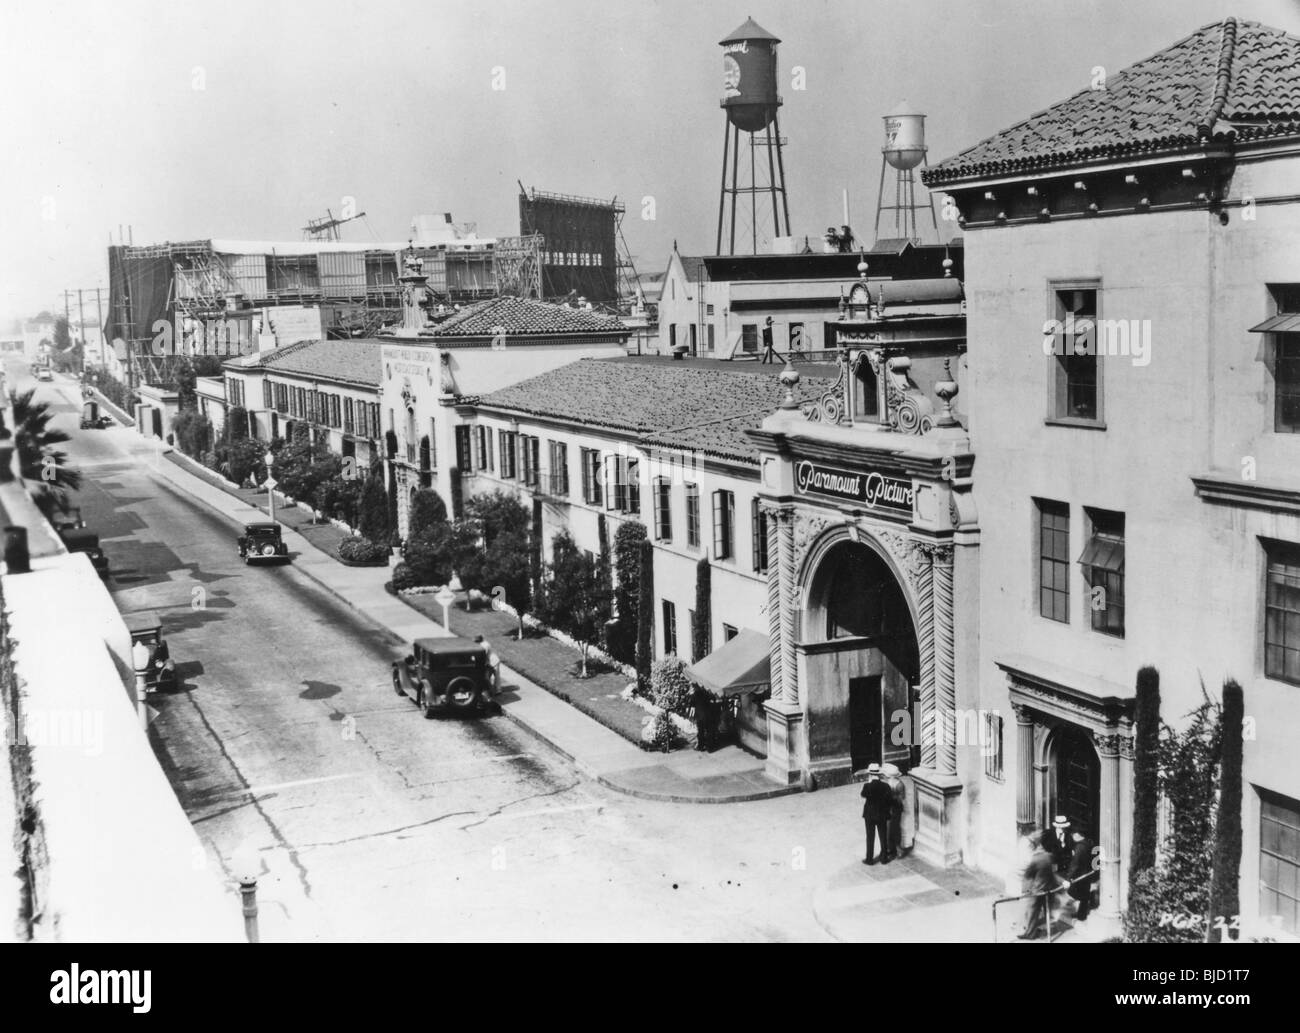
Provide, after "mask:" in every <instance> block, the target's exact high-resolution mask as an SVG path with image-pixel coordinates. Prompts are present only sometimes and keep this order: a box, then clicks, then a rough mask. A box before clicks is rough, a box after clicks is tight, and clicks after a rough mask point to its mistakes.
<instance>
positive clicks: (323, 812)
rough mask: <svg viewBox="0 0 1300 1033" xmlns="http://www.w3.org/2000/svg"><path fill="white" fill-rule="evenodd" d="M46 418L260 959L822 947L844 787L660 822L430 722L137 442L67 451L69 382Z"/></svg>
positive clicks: (851, 849)
mask: <svg viewBox="0 0 1300 1033" xmlns="http://www.w3.org/2000/svg"><path fill="white" fill-rule="evenodd" d="M10 374H11V382H14V379H13V378H16V381H17V384H18V386H19V387H20V388H21V387H22V386H24V381H25V376H24V374H23V372H22V371H21V370H20V369H18V368H17V367H13V366H11V369H10ZM40 397H41V398H43V399H46V400H50V401H52V402H54V403H55V405H56V408H57V409H58V410H59V411H60V413H61V415H60V425H62V426H65V427H69V428H72V429H73V432H74V434H75V439H74V442H73V444H72V446H71V449H70V451H71V453H72V456H73V459H74V462H75V463H76V464H77V465H78V466H79V467H80V468H81V469H82V470H83V471H84V472H85V474H86V484H85V486H84V488H83V490H82V491H81V493H80V495H81V498H80V502H81V505H82V510H83V514H84V516H85V518H86V520H87V522H88V524H89V525H90V526H91V527H92V528H93V529H95V530H97V531H98V532H99V533H100V535H101V538H102V544H103V546H104V549H105V552H106V553H107V554H108V556H109V559H110V564H111V577H110V588H111V590H112V591H113V593H114V595H115V597H116V598H117V600H118V604H119V606H120V607H121V609H122V610H123V611H130V610H135V609H145V608H149V609H154V610H157V611H159V612H160V613H161V614H162V616H163V619H164V622H165V630H166V634H167V638H168V641H169V643H170V645H171V652H172V656H173V658H174V659H175V660H176V661H177V663H178V666H179V669H180V673H181V675H182V682H183V684H182V687H181V689H180V690H179V691H178V692H177V693H175V694H173V695H167V696H159V695H156V696H154V697H153V705H154V706H155V707H156V708H157V710H158V711H159V715H158V717H157V719H156V720H155V721H154V723H153V725H152V726H151V737H152V739H153V741H154V746H155V750H156V752H157V754H158V757H159V760H160V763H161V764H162V765H163V767H164V769H165V770H166V772H167V774H168V776H169V778H170V779H171V781H172V784H173V786H174V787H175V789H176V792H177V794H178V796H179V798H180V800H181V802H182V803H183V805H184V807H185V809H186V812H187V813H188V815H189V816H190V819H191V820H192V821H193V822H194V824H195V826H196V828H197V829H198V830H199V832H200V834H201V835H202V837H203V839H204V841H205V843H206V844H207V846H208V848H209V854H210V857H209V860H208V863H212V864H220V865H222V866H223V867H225V868H227V870H228V867H229V858H230V857H231V855H232V854H233V852H234V851H235V849H236V848H237V847H238V846H239V845H241V844H244V843H247V844H249V845H251V846H252V847H254V848H255V849H256V850H257V851H258V852H259V856H260V858H261V861H262V864H263V866H264V874H263V877H262V878H261V880H260V883H259V897H260V900H261V903H262V929H263V936H264V938H265V939H267V940H286V939H292V940H316V939H321V940H368V941H376V940H417V939H444V938H447V939H482V940H493V939H547V940H568V939H576V938H596V939H610V940H639V939H686V940H780V939H818V938H824V937H825V934H824V932H823V931H822V929H821V927H820V926H819V925H818V924H817V922H816V919H815V918H814V916H813V912H812V907H811V901H812V896H813V891H814V889H815V887H816V886H817V885H818V884H819V882H822V881H824V880H825V879H827V878H828V877H829V876H830V874H831V873H832V872H834V871H835V870H836V869H838V868H842V866H843V864H844V862H845V861H846V859H852V858H853V857H854V856H855V854H856V852H857V851H858V850H860V849H861V847H860V844H859V843H858V839H859V838H860V836H861V833H860V823H859V821H858V818H857V807H856V803H857V801H856V795H857V794H856V792H855V791H854V790H853V789H852V788H849V789H845V790H830V791H825V792H819V793H816V794H813V795H811V796H794V797H785V798H782V799H777V800H770V801H763V802H758V803H746V804H737V805H722V806H692V805H682V804H677V805H673V804H658V803H653V802H648V801H643V800H638V799H634V798H631V797H625V796H622V795H620V794H617V793H614V792H611V791H609V790H607V789H605V788H604V787H602V786H600V785H598V784H596V783H593V782H590V781H588V780H587V779H585V778H583V777H582V776H581V775H579V774H578V773H577V772H576V771H575V770H574V769H573V768H572V766H570V765H569V764H568V763H567V762H566V761H564V760H563V758H561V757H559V756H558V755H557V754H554V753H552V752H551V751H549V749H548V748H547V747H546V746H545V745H543V744H542V743H540V742H538V741H536V740H534V739H533V738H532V737H531V736H529V735H527V733H525V732H523V731H521V730H520V729H518V728H516V727H515V726H514V725H512V724H510V723H509V722H508V721H506V720H505V719H504V718H501V717H488V718H485V719H480V720H466V721H458V720H426V719H424V717H423V716H422V715H421V714H420V712H419V711H418V710H416V708H415V707H414V706H412V705H411V704H410V703H409V702H407V701H406V700H404V699H403V698H400V697H398V696H396V695H394V693H393V691H392V689H391V685H390V682H389V677H388V663H389V661H390V660H391V659H393V658H394V657H396V656H398V655H400V654H401V652H403V649H402V644H401V643H397V642H394V641H390V640H389V638H388V636H387V633H386V632H383V631H381V630H379V629H377V628H375V627H373V626H371V625H369V624H368V623H366V622H365V621H364V620H363V619H362V618H360V617H359V615H357V614H356V613H355V612H354V611H352V610H351V609H349V608H348V607H346V606H345V605H344V604H342V603H340V602H339V601H337V600H336V599H335V598H334V597H333V596H330V595H328V594H327V593H325V592H323V591H322V590H320V589H318V588H317V587H316V586H315V584H314V583H313V582H311V581H310V580H309V579H308V578H306V577H305V576H304V575H301V574H299V573H297V572H296V571H295V570H294V568H293V567H292V566H288V567H245V566H243V565H242V563H241V562H240V561H239V558H238V556H237V554H236V552H235V547H234V538H235V535H236V534H237V529H236V527H235V526H234V525H233V524H231V523H229V522H228V521H227V520H226V519H225V518H222V517H218V516H216V515H215V514H214V513H212V512H211V511H210V510H207V509H205V508H203V507H201V506H199V505H198V504H197V503H195V502H194V501H193V500H191V499H190V498H188V497H187V496H184V495H182V494H179V493H178V492H177V491H176V489H174V488H173V487H171V486H170V485H169V484H168V483H167V482H165V481H164V480H163V479H162V478H161V476H160V475H159V474H157V473H155V472H154V469H153V466H154V464H155V463H156V462H158V460H157V459H156V458H155V457H154V455H153V453H152V452H151V450H150V449H149V447H148V446H146V445H145V444H144V442H143V441H142V440H141V439H140V438H139V437H137V436H136V435H135V434H134V433H132V432H130V431H128V430H126V429H123V428H115V429H112V430H108V431H86V432H82V431H79V430H76V429H75V428H76V415H77V410H78V404H77V399H78V398H79V394H78V392H77V388H76V387H75V386H74V385H73V384H72V383H71V381H68V380H64V379H61V380H60V382H59V383H57V384H56V385H53V386H51V385H41V387H40Z"/></svg>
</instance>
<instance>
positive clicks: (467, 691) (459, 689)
mask: <svg viewBox="0 0 1300 1033" xmlns="http://www.w3.org/2000/svg"><path fill="white" fill-rule="evenodd" d="M447 698H448V699H449V700H450V701H451V705H452V706H454V707H459V708H461V709H468V708H470V707H473V706H476V705H477V704H478V685H477V684H475V683H474V682H473V681H472V680H471V679H469V678H466V677H463V676H462V677H460V678H453V679H452V681H451V684H450V685H448V686H447Z"/></svg>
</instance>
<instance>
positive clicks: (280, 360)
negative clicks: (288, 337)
mask: <svg viewBox="0 0 1300 1033" xmlns="http://www.w3.org/2000/svg"><path fill="white" fill-rule="evenodd" d="M382 347H383V342H382V341H377V340H374V339H372V338H357V339H354V340H350V341H299V342H297V343H296V344H290V345H286V346H285V347H283V348H276V349H275V350H273V351H267V352H259V353H258V354H257V355H255V356H248V357H247V359H246V360H245V361H244V362H242V363H240V365H241V366H243V368H244V369H264V370H266V371H267V372H269V373H291V374H294V375H297V376H304V377H319V378H320V379H322V380H337V381H340V382H343V383H347V384H356V385H358V386H360V387H378V386H379V372H380V361H381V360H380V355H381V349H382ZM248 359H251V360H252V361H248ZM226 365H228V366H229V365H231V364H230V363H227V364H226Z"/></svg>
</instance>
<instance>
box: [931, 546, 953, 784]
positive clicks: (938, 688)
mask: <svg viewBox="0 0 1300 1033" xmlns="http://www.w3.org/2000/svg"><path fill="white" fill-rule="evenodd" d="M932 559H933V562H932V565H931V566H932V570H933V577H934V703H935V710H936V720H937V721H938V723H939V726H938V728H936V731H937V732H938V733H939V743H938V749H937V751H936V752H937V763H936V765H935V767H936V768H937V769H938V770H939V771H941V772H942V773H944V774H945V775H955V774H956V773H957V681H956V676H955V671H956V647H955V640H954V632H953V612H952V547H951V546H936V547H935V549H934V550H933V553H932Z"/></svg>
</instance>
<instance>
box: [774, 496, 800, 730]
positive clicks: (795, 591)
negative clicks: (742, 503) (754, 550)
mask: <svg viewBox="0 0 1300 1033" xmlns="http://www.w3.org/2000/svg"><path fill="white" fill-rule="evenodd" d="M777 538H778V543H777V544H778V545H779V546H780V553H779V559H780V564H781V586H780V587H781V675H782V679H783V681H782V686H781V689H782V697H781V698H782V699H783V700H785V702H786V703H787V704H788V705H790V706H794V707H799V706H802V704H803V690H802V688H801V687H800V685H799V678H798V675H797V673H796V671H797V667H796V664H797V662H798V661H797V659H796V657H795V652H794V615H795V610H796V609H797V608H798V602H799V599H798V597H799V588H798V586H797V585H796V584H795V579H796V576H797V575H796V571H795V565H794V510H792V509H789V508H787V509H785V510H783V511H782V513H781V521H780V529H779V531H778V534H777Z"/></svg>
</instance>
